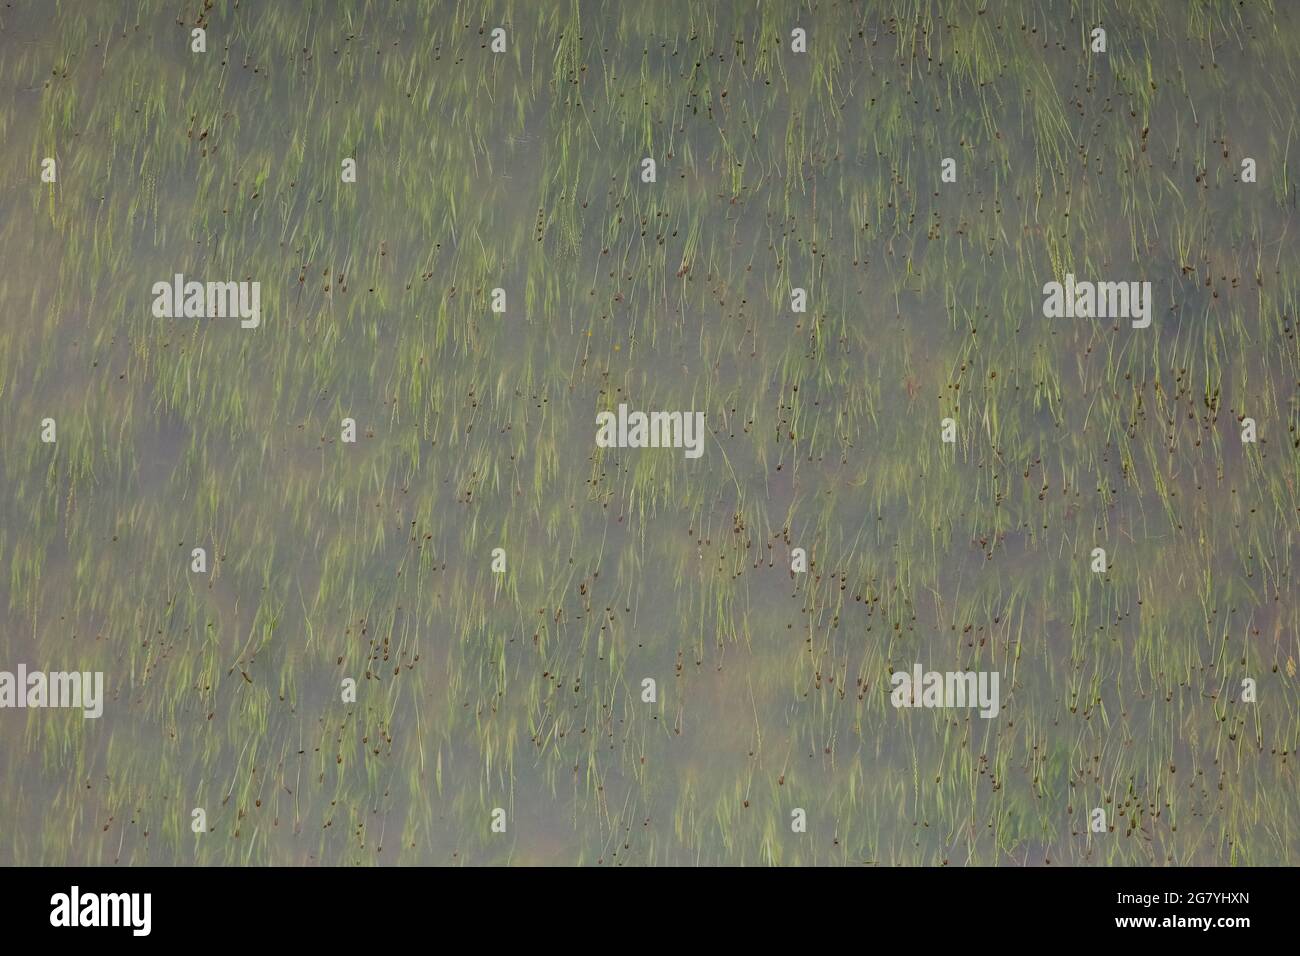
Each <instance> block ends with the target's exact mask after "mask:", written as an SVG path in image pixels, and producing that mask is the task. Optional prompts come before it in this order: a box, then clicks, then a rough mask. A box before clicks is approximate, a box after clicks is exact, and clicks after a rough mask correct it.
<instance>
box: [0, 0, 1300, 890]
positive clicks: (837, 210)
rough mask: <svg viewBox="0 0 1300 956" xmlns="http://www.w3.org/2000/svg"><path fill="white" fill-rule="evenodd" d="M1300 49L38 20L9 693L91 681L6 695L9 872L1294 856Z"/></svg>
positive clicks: (831, 19)
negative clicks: (610, 416)
mask: <svg viewBox="0 0 1300 956" xmlns="http://www.w3.org/2000/svg"><path fill="white" fill-rule="evenodd" d="M981 6H982V9H981ZM1098 26H1100V27H1103V28H1104V29H1105V31H1106V50H1105V52H1094V51H1093V43H1094V41H1093V39H1092V33H1091V31H1092V30H1093V28H1094V27H1098ZM196 27H199V28H202V29H204V30H205V31H206V34H205V36H206V52H203V53H197V52H193V51H192V49H191V44H192V42H193V41H192V32H191V31H192V30H194V29H195V28H196ZM497 27H502V28H504V30H505V35H504V36H505V43H506V49H505V52H504V53H496V52H493V50H492V43H493V40H492V31H493V30H494V29H495V28H497ZM795 28H800V29H803V30H805V31H806V38H807V52H806V53H801V52H797V51H796V50H794V49H792V30H794V29H795ZM1298 58H1300V9H1297V8H1296V7H1295V6H1294V5H1292V4H1289V3H1283V2H1274V3H1268V2H1260V0H1255V2H1245V3H1240V4H1238V3H1232V4H1228V3H1222V4H1221V3H1210V2H1182V0H1177V2H1175V0H1166V2H1152V0H1132V2H1076V3H1057V2H1045V0H1029V2H999V0H989V2H987V3H984V4H982V5H980V4H976V3H971V2H958V0H951V2H938V0H935V2H916V0H913V2H902V0H882V2H875V3H847V2H844V3H831V2H828V0H821V2H817V3H799V4H796V3H779V2H771V3H761V4H759V3H752V2H745V3H739V2H737V3H706V2H696V3H684V2H667V0H665V2H659V0H655V2H649V3H616V2H613V0H600V2H568V0H563V2H561V0H555V2H551V0H540V2H524V0H518V2H484V3H450V2H449V3H415V2H409V0H408V2H395V0H394V2H390V0H382V2H381V0H372V2H362V0H357V2H346V0H340V2H330V3H301V4H299V3H256V2H249V0H245V2H240V3H234V2H222V0H217V2H216V3H203V2H201V0H196V2H185V3H176V2H167V3H163V2H137V0H131V2H126V0H111V2H110V0H104V2H99V3H74V2H63V3H43V2H23V0H19V2H15V3H13V4H11V5H6V7H5V8H4V9H3V10H0V158H2V160H3V169H4V173H3V175H2V176H0V264H2V266H3V271H2V272H0V414H2V415H3V426H2V427H0V488H2V489H3V494H2V495H0V570H2V571H3V575H2V576H0V670H6V671H13V670H15V668H16V667H17V666H18V665H19V664H25V665H26V666H27V667H28V668H29V669H43V670H49V671H56V670H67V671H71V670H76V671H88V672H94V671H99V672H102V673H103V674H104V682H105V699H104V701H103V715H102V716H101V717H99V718H98V719H87V718H84V717H83V714H82V712H81V711H80V710H77V709H56V708H48V709H17V708H14V709H8V708H6V709H0V819H2V820H3V823H4V833H3V839H0V864H53V863H74V864H109V865H111V864H122V865H126V864H142V863H164V864H181V863H186V864H188V863H198V864H245V863H249V864H267V863H275V864H345V865H355V864H361V865H373V864H415V863H435V864H461V863H463V864H506V863H510V864H593V865H594V864H601V865H620V864H628V865H645V864H695V863H706V864H715V863H736V864H768V863H779V864H852V865H860V864H862V863H872V864H876V865H882V866H884V865H900V864H901V865H940V864H948V865H965V864H981V865H987V864H1030V865H1046V864H1050V865H1053V866H1057V865H1071V864H1097V865H1128V864H1226V863H1233V864H1246V865H1256V864H1295V863H1297V862H1300V861H1298V860H1297V854H1298V853H1300V777H1298V775H1297V766H1296V765H1297V754H1296V750H1297V747H1300V692H1298V688H1297V676H1296V667H1297V664H1296V661H1297V659H1298V658H1300V641H1298V639H1297V633H1298V629H1300V602H1298V601H1297V577H1296V576H1297V560H1298V559H1300V493H1298V492H1297V481H1300V431H1298V430H1297V428H1298V426H1300V343H1298V341H1297V331H1296V324H1297V319H1296V315H1297V304H1298V299H1300V275H1298V274H1297V268H1296V266H1297V263H1298V262H1300V259H1298V257H1297V253H1298V252H1300V223H1297V205H1296V202H1297V188H1298V182H1300V176H1297V172H1296V168H1297V162H1298V161H1300V130H1298V129H1297V111H1296V103H1297V101H1298V100H1300V78H1298V77H1297V73H1296V64H1297V62H1298ZM46 157H50V158H53V159H54V160H55V167H54V168H55V169H56V170H57V175H56V178H55V181H53V182H44V181H43V180H42V169H43V164H42V160H43V159H44V158H46ZM349 158H350V159H354V160H355V164H356V181H355V182H354V183H353V182H344V181H343V176H342V173H341V169H342V165H343V161H344V160H345V159H349ZM645 158H651V159H653V160H654V162H655V165H656V176H655V181H654V182H645V181H643V173H642V170H643V166H642V161H643V159H645ZM949 158H951V159H953V160H955V163H954V164H953V166H952V167H951V168H952V169H954V170H955V176H956V179H955V182H945V181H944V179H943V177H942V168H943V161H944V160H945V159H949ZM1246 159H1252V160H1254V162H1255V166H1256V168H1257V179H1256V181H1255V182H1243V181H1242V180H1243V160H1246ZM178 273H179V274H183V275H184V276H185V277H186V278H187V279H189V278H193V279H197V280H212V281H228V280H230V281H234V280H249V281H253V280H255V281H258V282H260V288H261V319H260V324H259V325H258V326H257V327H256V328H243V327H241V323H240V321H239V320H238V319H237V318H206V317H205V318H183V317H182V318H157V317H155V315H154V313H153V311H152V306H153V304H154V295H153V294H152V292H151V289H152V287H153V285H154V284H155V283H157V282H159V281H163V282H171V281H172V278H173V276H174V275H175V274H178ZM1067 273H1068V274H1073V275H1076V276H1078V277H1079V278H1080V279H1090V280H1115V281H1120V280H1123V281H1129V280H1132V281H1138V280H1146V281H1149V282H1150V283H1151V289H1152V321H1151V324H1150V325H1149V327H1146V328H1135V327H1134V326H1133V325H1132V323H1130V321H1128V319H1126V318H1125V319H1100V318H1047V317H1045V316H1044V313H1043V301H1044V294H1043V287H1044V284H1045V283H1048V282H1050V281H1053V280H1056V281H1060V280H1062V279H1063V277H1064V276H1065V275H1066V274H1067ZM796 288H797V289H803V290H804V291H805V292H806V296H807V310H806V311H805V312H796V311H792V306H791V296H792V290H794V289H796ZM494 289H502V290H504V294H505V310H504V312H496V311H494V310H493V304H494V303H493V295H492V291H493V290H494ZM620 403H626V404H627V405H628V406H629V407H630V408H632V409H641V410H667V411H679V410H680V411H687V410H696V411H700V412H703V413H704V414H705V421H706V423H707V426H706V433H705V436H704V445H703V453H702V454H701V456H700V457H698V458H689V457H687V456H686V455H685V454H683V452H682V451H681V450H676V449H635V448H602V447H598V446H597V443H596V441H595V436H596V415H597V413H598V412H600V411H604V410H615V409H617V407H618V405H619V404H620ZM47 418H49V419H53V420H54V422H55V423H56V426H57V440H55V441H53V442H49V441H43V440H42V437H43V436H42V432H43V424H42V423H43V421H44V420H45V419H47ZM344 418H352V419H354V420H355V422H356V430H357V435H356V442H355V443H348V442H345V441H343V440H342V432H341V428H342V424H341V423H342V420H343V419H344ZM946 418H950V419H952V423H951V424H952V426H953V431H952V434H954V435H955V441H954V442H952V443H946V442H944V441H943V440H942V431H943V429H942V425H941V423H942V421H943V420H944V419H946ZM1247 418H1249V419H1251V420H1252V421H1253V423H1254V426H1255V429H1256V432H1257V441H1254V442H1243V440H1242V435H1243V431H1244V430H1246V428H1247V426H1246V423H1245V419H1247ZM200 547H201V548H203V549H205V552H206V555H207V569H206V570H205V571H203V572H195V571H194V570H192V564H191V561H192V557H191V556H192V552H193V549H194V548H200ZM495 548H501V549H503V550H504V560H505V571H504V572H502V573H498V572H497V571H494V569H493V562H494V558H493V549H495ZM795 548H803V549H805V551H806V553H807V557H808V561H809V569H808V571H807V573H794V572H792V571H791V563H792V552H793V549H795ZM1094 548H1104V549H1105V552H1106V558H1105V563H1106V569H1105V570H1104V571H1102V572H1094V571H1093V570H1092V569H1091V563H1092V561H1093V558H1092V553H1093V549H1094ZM917 663H920V664H921V665H923V667H924V668H926V669H933V670H938V671H980V672H990V671H996V672H998V673H999V674H1000V675H1001V706H1000V711H999V713H998V714H997V716H996V717H994V718H987V719H986V718H983V717H981V716H979V714H978V713H977V712H976V711H975V710H972V709H926V708H913V709H903V708H896V707H894V706H893V705H892V703H891V699H890V691H891V678H890V675H891V671H894V670H901V671H909V672H910V671H911V670H912V668H913V667H914V665H915V664H917ZM349 678H351V679H352V680H354V681H355V682H356V692H355V701H351V700H345V699H344V697H345V696H346V694H345V687H344V681H345V680H346V679H349ZM646 678H651V679H653V680H654V681H655V682H656V685H655V686H656V694H655V699H654V701H653V702H647V701H646V700H645V699H644V698H645V692H644V691H643V681H644V680H645V679H646ZM1247 680H1249V681H1253V693H1254V696H1255V700H1254V702H1251V701H1249V700H1248V699H1243V697H1247V698H1248V697H1249V696H1250V695H1249V693H1247V692H1245V690H1244V688H1245V687H1246V686H1247V684H1244V683H1243V682H1246V681H1247ZM198 808H201V809H202V810H203V811H204V814H203V816H204V818H205V820H206V826H205V827H202V828H201V829H204V830H205V832H202V833H195V832H194V826H193V825H192V824H193V820H194V813H193V812H194V810H195V809H198ZM497 808H500V809H501V810H503V811H504V817H503V819H504V821H505V832H494V830H493V811H494V809H497ZM1097 808H1100V809H1102V810H1104V811H1105V814H1106V824H1105V827H1104V830H1103V832H1094V830H1093V828H1092V827H1091V826H1090V823H1091V820H1092V814H1093V812H1094V810H1095V809H1097ZM796 809H802V810H803V811H804V812H805V815H806V821H807V828H806V832H802V833H801V832H793V829H792V813H793V811H795V810H796Z"/></svg>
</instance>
